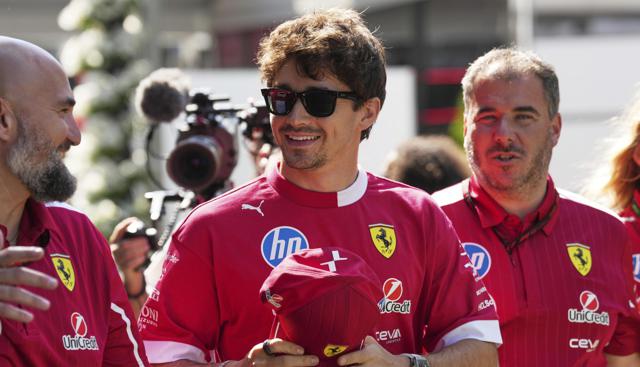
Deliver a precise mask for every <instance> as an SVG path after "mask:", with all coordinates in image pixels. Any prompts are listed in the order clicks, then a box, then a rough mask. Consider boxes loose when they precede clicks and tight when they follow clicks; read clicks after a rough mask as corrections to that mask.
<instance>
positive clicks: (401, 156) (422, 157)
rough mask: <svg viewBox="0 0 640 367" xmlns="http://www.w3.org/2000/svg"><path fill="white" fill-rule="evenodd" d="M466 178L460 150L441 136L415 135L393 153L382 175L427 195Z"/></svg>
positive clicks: (465, 160) (466, 167)
mask: <svg viewBox="0 0 640 367" xmlns="http://www.w3.org/2000/svg"><path fill="white" fill-rule="evenodd" d="M470 175H471V171H470V170H469V166H468V164H467V158H466V156H465V154H464V151H463V150H462V148H460V147H459V146H458V145H457V144H456V143H455V142H454V141H453V139H451V138H449V137H448V136H444V135H429V136H417V137H414V138H411V139H409V140H407V141H406V142H404V143H403V144H402V145H401V146H400V148H398V150H397V152H395V157H393V158H392V159H391V160H390V162H389V163H388V165H387V169H386V172H385V174H384V176H385V177H387V178H390V179H392V180H395V181H400V182H403V183H405V184H407V185H411V186H413V187H417V188H419V189H422V190H424V191H426V192H428V193H430V194H431V193H433V192H436V191H438V190H441V189H444V188H445V187H449V186H451V185H453V184H455V183H458V182H460V181H462V180H464V179H465V178H467V177H469V176H470Z"/></svg>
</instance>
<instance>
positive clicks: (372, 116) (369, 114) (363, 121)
mask: <svg viewBox="0 0 640 367" xmlns="http://www.w3.org/2000/svg"><path fill="white" fill-rule="evenodd" d="M380 108H382V103H380V98H378V97H373V98H369V99H368V100H366V101H365V102H364V104H363V105H362V107H360V111H362V114H361V117H360V123H359V126H358V128H359V130H360V131H362V130H366V129H368V128H369V127H370V126H371V125H373V124H374V123H375V122H376V120H377V119H378V115H379V114H380Z"/></svg>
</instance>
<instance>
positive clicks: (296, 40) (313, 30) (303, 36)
mask: <svg viewBox="0 0 640 367" xmlns="http://www.w3.org/2000/svg"><path fill="white" fill-rule="evenodd" d="M289 60H295V61H296V64H297V68H298V71H299V72H300V73H301V74H302V75H306V76H308V77H310V78H313V79H318V78H321V77H322V76H323V75H322V74H323V73H325V72H329V73H331V74H333V75H334V76H335V77H336V78H338V79H339V80H340V81H341V82H343V83H345V84H346V85H348V86H349V88H351V90H352V91H353V92H355V93H356V94H357V95H358V97H360V98H361V101H360V102H357V103H356V104H355V105H354V108H359V107H360V106H362V103H363V101H366V100H368V99H370V98H373V97H378V98H380V103H381V104H382V103H383V102H384V99H385V95H386V91H385V85H386V83H387V74H386V70H385V52H384V47H383V46H382V42H380V40H379V39H378V38H377V37H375V36H374V35H373V33H372V32H371V31H370V30H369V29H368V28H367V26H366V25H365V23H364V21H363V19H362V17H361V16H360V14H359V13H358V12H356V11H354V10H350V9H328V10H317V11H315V12H313V13H310V14H306V15H303V16H301V17H299V18H296V19H293V20H289V21H287V22H284V23H282V24H281V25H279V26H278V27H276V29H274V30H273V31H272V32H271V34H269V35H268V36H267V37H265V38H263V39H262V41H261V42H260V46H259V49H258V55H257V63H258V66H259V68H260V72H261V74H262V79H263V81H265V82H266V83H267V85H269V86H272V83H273V79H274V78H275V75H276V73H277V72H278V71H279V70H280V69H281V68H282V66H283V65H284V64H285V63H286V62H287V61H289ZM370 130H371V127H369V128H368V129H366V130H363V131H362V135H361V140H362V139H366V138H367V137H368V136H369V132H370Z"/></svg>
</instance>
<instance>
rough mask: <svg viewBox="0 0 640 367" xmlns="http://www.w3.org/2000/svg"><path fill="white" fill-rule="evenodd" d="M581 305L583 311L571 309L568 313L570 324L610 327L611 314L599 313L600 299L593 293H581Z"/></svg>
mask: <svg viewBox="0 0 640 367" xmlns="http://www.w3.org/2000/svg"><path fill="white" fill-rule="evenodd" d="M580 304H581V305H582V310H578V309H575V308H570V309H569V311H568V315H567V317H568V319H569V322H572V323H577V324H598V325H607V326H608V325H609V322H610V321H609V313H607V312H604V311H603V312H597V311H598V308H600V302H598V297H597V296H596V295H595V294H594V293H593V292H591V291H584V292H582V293H580Z"/></svg>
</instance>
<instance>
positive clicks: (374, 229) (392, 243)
mask: <svg viewBox="0 0 640 367" xmlns="http://www.w3.org/2000/svg"><path fill="white" fill-rule="evenodd" d="M369 233H370V234H371V240H372V241H373V244H374V245H375V246H376V249H377V250H378V252H379V253H380V254H382V256H384V257H386V258H387V259H388V258H390V257H391V256H392V255H393V253H394V251H395V250H396V231H395V230H394V229H393V226H392V225H389V224H371V225H370V226H369Z"/></svg>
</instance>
